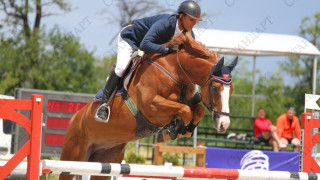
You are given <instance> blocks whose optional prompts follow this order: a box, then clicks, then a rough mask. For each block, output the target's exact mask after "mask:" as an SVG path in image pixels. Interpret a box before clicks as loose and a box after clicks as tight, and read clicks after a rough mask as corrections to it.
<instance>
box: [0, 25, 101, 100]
mask: <svg viewBox="0 0 320 180" xmlns="http://www.w3.org/2000/svg"><path fill="white" fill-rule="evenodd" d="M19 36H20V37H21V38H17V39H18V40H15V41H14V42H12V41H10V40H2V41H1V43H0V54H1V56H0V78H1V81H0V93H1V94H13V91H14V88H16V87H24V88H35V89H47V90H60V91H72V92H86V93H94V92H96V91H97V89H99V88H100V87H101V86H102V84H103V82H104V81H103V79H101V78H104V77H105V76H102V77H101V78H100V77H99V76H101V75H102V74H103V72H104V71H103V69H102V68H101V67H100V66H96V65H95V63H96V62H99V61H98V59H95V58H94V56H93V52H89V51H88V50H86V49H85V47H84V46H83V45H81V44H80V43H79V39H77V38H75V37H74V36H72V35H70V34H67V33H62V32H61V31H60V30H59V28H57V27H56V28H54V29H52V30H51V31H50V32H49V33H45V32H41V34H40V36H39V42H41V43H38V42H36V41H35V40H34V39H32V38H31V39H25V38H24V34H22V33H21V34H20V35H19ZM37 41H38V40H37ZM34 49H39V51H37V53H35V51H33V50H34Z"/></svg>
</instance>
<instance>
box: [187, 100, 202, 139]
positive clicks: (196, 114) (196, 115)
mask: <svg viewBox="0 0 320 180" xmlns="http://www.w3.org/2000/svg"><path fill="white" fill-rule="evenodd" d="M191 110H192V112H193V121H192V122H190V124H189V125H188V129H187V132H186V134H185V135H184V136H185V137H191V136H192V133H193V130H194V129H195V128H196V127H197V125H198V124H199V122H200V120H201V119H202V118H203V116H204V108H203V106H201V105H200V104H196V105H193V106H191Z"/></svg>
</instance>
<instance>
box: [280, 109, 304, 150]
mask: <svg viewBox="0 0 320 180" xmlns="http://www.w3.org/2000/svg"><path fill="white" fill-rule="evenodd" d="M277 129H278V136H279V139H280V141H281V143H282V144H285V145H288V144H292V145H293V146H295V148H294V151H296V152H297V151H299V150H300V123H299V118H298V117H297V116H295V110H294V108H293V107H290V108H289V109H288V111H287V113H284V114H282V115H281V116H279V117H278V119H277ZM293 131H294V133H295V138H293ZM286 150H287V148H281V151H286Z"/></svg>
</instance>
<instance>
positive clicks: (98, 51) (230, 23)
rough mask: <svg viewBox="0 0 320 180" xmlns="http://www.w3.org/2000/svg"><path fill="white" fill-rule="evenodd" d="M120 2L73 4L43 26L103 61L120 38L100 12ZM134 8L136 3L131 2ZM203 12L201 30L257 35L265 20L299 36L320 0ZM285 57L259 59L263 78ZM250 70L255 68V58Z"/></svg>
mask: <svg viewBox="0 0 320 180" xmlns="http://www.w3.org/2000/svg"><path fill="white" fill-rule="evenodd" d="M116 2H117V0H96V1H86V0H77V1H72V6H73V7H74V10H73V11H72V12H70V13H67V14H64V15H60V16H54V17H48V18H45V19H43V22H42V23H43V24H45V25H46V26H47V27H48V28H50V27H52V26H53V25H54V24H57V25H59V26H60V27H63V28H64V29H65V30H66V31H67V32H70V33H73V34H74V35H76V36H78V37H79V38H80V40H81V42H82V43H83V44H84V45H85V46H86V47H87V48H89V49H90V50H94V51H95V53H94V54H95V56H97V57H99V58H102V57H103V56H104V55H108V54H111V53H113V52H115V49H116V42H114V43H113V44H111V45H109V41H110V39H111V38H112V37H113V36H114V35H115V34H117V32H118V31H119V27H118V25H116V24H108V23H107V21H106V19H105V16H104V15H103V14H101V12H111V13H116V5H115V4H116ZM131 2H132V5H136V4H134V2H135V1H134V0H131ZM181 2H182V0H163V1H159V3H161V4H162V5H163V6H164V7H168V8H171V9H177V7H178V6H179V4H180V3H181ZM199 4H200V6H201V8H202V12H203V13H206V14H207V17H205V18H204V21H203V22H202V23H205V24H199V25H198V27H200V26H201V27H203V26H205V27H206V28H212V29H221V30H233V31H247V32H250V31H254V30H255V28H256V27H257V26H258V25H259V23H261V22H262V21H263V20H264V19H265V18H266V17H269V18H270V20H271V21H272V24H271V25H270V26H268V27H267V29H266V30H265V31H264V32H265V33H278V34H290V35H298V33H299V26H300V23H301V19H302V18H304V17H305V16H313V15H314V14H315V13H316V12H320V1H319V0H254V1H253V0H251V1H249V0H246V1H245V0H201V1H200V2H199ZM285 58H286V57H272V58H263V57H258V58H257V68H258V69H259V70H261V71H262V72H263V73H264V74H271V73H273V72H274V71H275V70H276V69H278V65H277V62H278V61H281V60H284V59H285ZM245 59H246V60H249V62H250V64H249V66H248V68H249V69H250V68H252V67H251V66H252V65H251V62H252V58H250V57H249V58H248V57H246V58H245Z"/></svg>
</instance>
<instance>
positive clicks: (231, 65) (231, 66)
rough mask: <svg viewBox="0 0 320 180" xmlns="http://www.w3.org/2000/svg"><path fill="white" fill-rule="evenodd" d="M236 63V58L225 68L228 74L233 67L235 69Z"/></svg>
mask: <svg viewBox="0 0 320 180" xmlns="http://www.w3.org/2000/svg"><path fill="white" fill-rule="evenodd" d="M237 63H238V56H237V57H236V58H235V59H234V60H233V61H232V62H231V63H230V64H229V66H227V68H228V69H229V71H230V72H231V71H232V70H233V69H234V67H236V65H237Z"/></svg>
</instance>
